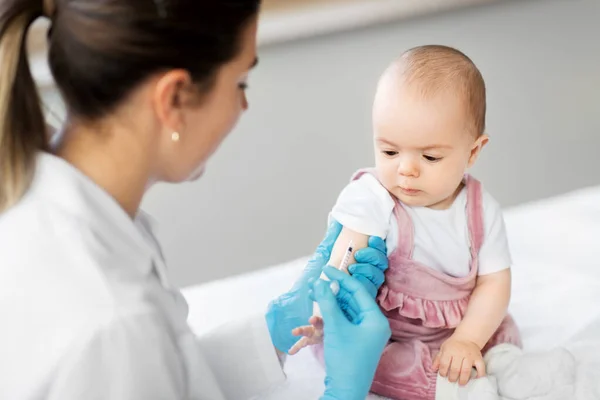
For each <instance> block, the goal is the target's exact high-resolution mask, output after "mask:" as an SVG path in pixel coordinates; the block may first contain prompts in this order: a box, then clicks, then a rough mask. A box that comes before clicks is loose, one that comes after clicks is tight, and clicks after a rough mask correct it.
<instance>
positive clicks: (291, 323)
mask: <svg viewBox="0 0 600 400" xmlns="http://www.w3.org/2000/svg"><path fill="white" fill-rule="evenodd" d="M341 231H342V225H341V224H340V223H338V222H337V221H332V223H331V224H330V225H329V228H328V229H327V233H326V234H325V238H324V239H323V241H322V242H321V244H319V246H318V247H317V250H316V251H315V253H314V254H313V256H312V257H311V259H310V261H309V262H308V264H307V265H306V267H305V268H304V271H303V272H302V275H301V276H300V278H298V280H297V281H296V283H295V284H294V286H293V287H292V288H291V289H290V290H289V291H288V292H287V293H284V294H282V295H281V296H279V297H277V298H276V299H275V300H273V301H271V303H269V306H268V308H267V313H266V320H267V325H268V327H269V332H270V334H271V340H272V341H273V345H274V346H275V347H276V348H277V349H278V350H279V351H281V352H283V353H288V351H289V350H290V348H291V347H292V346H293V345H294V344H295V343H296V342H297V341H298V337H296V336H293V335H292V330H293V329H295V328H298V327H300V326H304V325H307V324H308V319H309V318H310V317H311V316H312V314H313V305H312V300H311V299H310V297H309V294H308V292H309V289H310V288H309V282H311V281H316V280H317V279H318V278H319V277H320V276H321V272H322V271H323V267H324V266H325V265H326V264H327V262H328V261H329V258H330V256H331V250H332V249H333V245H334V244H335V241H336V240H337V238H338V236H339V234H340V232H341ZM354 258H355V260H356V261H357V263H356V264H353V265H351V266H349V267H348V271H349V272H350V273H351V274H353V276H355V277H356V279H358V280H359V281H360V282H361V283H362V284H363V285H365V288H366V290H367V291H368V292H369V293H370V294H371V296H372V297H375V295H376V294H377V291H378V290H379V287H380V286H381V284H382V283H383V280H384V271H385V270H386V269H387V267H388V259H387V254H386V247H385V243H384V241H383V240H382V239H381V238H378V237H371V238H369V247H366V248H364V249H361V250H358V251H357V252H356V253H355V254H354ZM338 298H339V301H340V305H341V307H342V308H343V309H344V310H350V311H347V312H348V314H349V317H350V318H354V315H353V310H354V309H355V308H354V307H353V306H351V303H352V301H353V300H352V296H349V295H348V294H347V292H346V291H345V290H344V289H342V290H341V291H340V293H339V295H338Z"/></svg>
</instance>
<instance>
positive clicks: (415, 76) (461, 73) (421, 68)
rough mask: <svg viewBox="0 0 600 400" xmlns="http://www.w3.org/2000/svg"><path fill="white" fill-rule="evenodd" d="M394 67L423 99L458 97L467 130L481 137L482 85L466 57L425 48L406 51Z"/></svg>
mask: <svg viewBox="0 0 600 400" xmlns="http://www.w3.org/2000/svg"><path fill="white" fill-rule="evenodd" d="M394 64H396V67H399V68H400V71H397V72H400V74H401V79H402V81H403V82H405V83H406V84H408V85H417V87H418V88H419V90H420V91H421V92H422V94H423V95H424V96H428V95H432V94H435V93H438V92H440V91H446V90H451V91H453V92H455V93H457V94H458V95H459V96H460V97H461V100H462V101H463V102H464V105H465V107H466V112H467V117H468V118H469V120H470V121H472V123H471V124H470V126H469V128H470V129H473V131H474V132H473V133H474V134H476V136H477V137H479V136H480V135H482V134H483V133H484V131H485V113H486V95H485V82H484V81H483V77H482V76H481V72H479V69H477V67H476V66H475V64H474V63H473V61H471V59H470V58H469V57H467V56H466V55H465V54H463V53H462V52H460V51H459V50H456V49H454V48H452V47H447V46H441V45H427V46H419V47H414V48H412V49H409V50H407V51H405V52H404V53H403V54H402V55H401V56H400V58H399V59H398V60H397V62H396V63H394Z"/></svg>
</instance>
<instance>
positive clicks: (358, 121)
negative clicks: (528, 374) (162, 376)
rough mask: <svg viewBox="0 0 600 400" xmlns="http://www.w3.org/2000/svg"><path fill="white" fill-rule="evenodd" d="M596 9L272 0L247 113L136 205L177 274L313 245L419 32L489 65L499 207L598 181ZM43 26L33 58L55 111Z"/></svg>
mask: <svg viewBox="0 0 600 400" xmlns="http://www.w3.org/2000/svg"><path fill="white" fill-rule="evenodd" d="M599 17H600V1H599V0H569V1H565V0H513V1H511V0H438V1H433V0H431V1H429V0H381V1H379V0H265V4H264V9H263V14H262V17H261V23H260V33H259V37H260V48H259V57H260V63H259V67H258V68H257V69H256V70H255V71H254V72H253V73H252V75H251V78H250V89H249V91H248V96H249V101H250V110H249V112H248V113H247V114H246V115H245V116H244V117H243V119H242V121H241V123H240V125H239V126H238V128H236V130H235V131H234V132H233V133H232V135H231V136H230V137H229V138H228V139H227V140H226V142H225V143H224V144H223V146H222V149H221V151H220V152H218V153H217V155H216V156H215V157H214V159H212V160H211V162H210V163H209V165H208V170H207V173H206V175H205V176H204V177H203V178H202V179H201V180H200V181H198V182H195V183H189V184H183V185H178V186H173V185H159V186H157V187H155V188H154V189H152V190H151V192H150V193H149V195H148V196H147V197H146V199H145V202H144V204H143V207H144V208H145V210H146V211H148V212H150V213H151V214H152V215H153V216H154V217H155V218H156V219H157V220H158V223H159V231H158V235H159V238H160V239H161V240H162V243H163V247H164V252H165V255H166V257H167V259H168V262H169V264H170V268H171V275H172V278H173V281H174V283H176V284H179V285H181V286H189V285H193V284H198V283H201V282H204V281H208V280H214V279H219V278H223V277H227V276H231V275H235V274H240V273H245V272H249V271H254V270H258V269H261V268H265V267H268V266H272V265H275V264H278V263H282V262H286V261H289V260H292V259H294V258H298V257H302V256H305V255H308V254H310V253H312V251H313V250H314V247H315V246H316V245H317V244H318V243H319V241H320V239H321V237H322V235H323V234H324V232H325V228H326V219H327V214H328V212H329V210H330V208H331V206H332V205H333V204H334V202H335V200H336V197H337V195H338V193H339V191H340V190H341V188H342V187H343V186H344V185H345V184H346V183H347V182H348V179H349V177H350V175H351V174H352V173H353V172H354V171H355V170H356V169H358V168H361V167H366V166H371V165H372V164H373V154H372V153H373V151H372V145H371V124H370V112H371V102H372V97H373V94H374V89H375V85H376V82H377V79H378V77H379V75H380V73H381V72H382V71H383V70H384V69H385V67H386V66H387V65H388V63H389V62H390V61H391V60H393V59H394V58H395V57H397V56H398V55H399V54H400V53H401V52H403V51H404V50H406V49H408V48H410V47H413V46H416V45H423V44H444V45H449V46H454V47H456V48H458V49H460V50H461V51H463V52H465V53H466V54H467V55H468V56H469V57H471V58H472V59H473V61H474V62H475V63H476V64H477V65H478V67H479V68H480V70H481V71H482V73H483V76H484V78H485V80H486V84H487V88H488V114H487V127H488V128H487V131H488V134H489V135H490V137H491V140H490V143H489V145H488V146H487V147H486V149H485V151H484V152H483V154H482V157H481V158H480V161H479V162H478V164H477V166H476V168H475V169H474V170H473V171H472V173H473V174H474V175H475V176H477V177H478V178H479V179H480V180H482V181H483V183H484V185H485V186H486V188H487V190H488V191H490V192H491V193H492V194H493V195H494V196H495V197H496V198H497V199H498V200H499V201H500V203H501V204H502V205H503V206H504V207H510V206H513V205H516V204H520V203H524V202H528V201H532V200H537V199H541V198H545V197H549V196H553V195H557V194H560V193H564V192H567V191H571V190H574V189H577V188H582V187H586V186H591V185H597V184H600V168H599V167H600V158H599V157H598V150H599V149H600V122H599V120H600V113H599V112H598V110H599V109H600V24H599V23H598V21H599ZM43 24H44V22H43V21H41V22H40V23H39V26H38V27H37V31H34V32H37V33H34V34H32V37H31V38H30V49H31V51H32V61H31V62H32V67H33V68H34V71H35V75H36V77H37V78H38V81H39V83H40V89H41V92H42V94H43V98H44V101H45V103H46V107H47V111H48V115H49V117H50V119H51V120H52V119H54V121H53V122H54V123H55V124H56V123H60V120H61V118H63V115H64V110H63V108H62V104H61V102H60V99H59V97H58V96H57V94H56V92H55V90H54V88H53V85H52V81H51V79H50V77H49V75H48V72H47V70H46V68H45V65H44V49H43V42H44V40H43V39H44V36H43V35H42V34H41V33H42V31H43V29H44V25H43ZM547 223H548V224H551V223H552V221H547Z"/></svg>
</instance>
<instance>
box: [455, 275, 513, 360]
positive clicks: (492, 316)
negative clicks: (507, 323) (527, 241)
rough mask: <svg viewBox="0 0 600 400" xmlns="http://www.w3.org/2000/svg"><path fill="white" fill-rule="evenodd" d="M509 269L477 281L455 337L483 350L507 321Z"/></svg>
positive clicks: (484, 276)
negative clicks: (503, 322) (504, 321)
mask: <svg viewBox="0 0 600 400" xmlns="http://www.w3.org/2000/svg"><path fill="white" fill-rule="evenodd" d="M510 283H511V273H510V268H506V269H504V270H502V271H500V272H495V273H493V274H489V275H481V276H479V277H478V278H477V286H476V287H475V290H473V293H472V294H471V300H470V301H469V307H468V308H467V312H466V314H465V317H464V318H463V320H462V322H461V323H460V325H459V326H458V327H457V328H456V331H455V333H454V335H456V336H457V337H461V338H464V339H466V340H469V341H471V342H473V343H475V344H477V346H478V347H479V348H480V349H483V348H484V347H485V345H486V344H487V342H488V341H489V340H490V338H491V337H492V335H493V334H494V333H495V332H496V330H497V329H498V327H499V326H500V324H501V323H502V321H503V320H504V318H505V317H506V311H507V309H508V303H509V301H510V286H511V285H510Z"/></svg>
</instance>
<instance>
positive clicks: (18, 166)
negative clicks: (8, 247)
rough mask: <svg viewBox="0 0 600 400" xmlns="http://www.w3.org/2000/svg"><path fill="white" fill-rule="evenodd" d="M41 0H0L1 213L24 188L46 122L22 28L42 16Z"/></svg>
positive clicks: (42, 145) (42, 144)
mask: <svg viewBox="0 0 600 400" xmlns="http://www.w3.org/2000/svg"><path fill="white" fill-rule="evenodd" d="M42 10H43V5H42V1H41V0H37V1H35V0H2V4H1V5H0V62H1V63H2V67H1V68H0V213H1V212H3V211H5V210H6V209H7V208H9V207H10V206H12V205H14V204H15V203H16V202H17V201H19V200H20V198H21V197H22V196H23V194H24V193H25V192H26V191H27V189H28V187H29V185H30V184H31V180H32V177H33V172H34V169H35V160H36V154H37V152H38V151H39V150H40V149H45V148H46V146H47V138H46V126H45V122H44V115H43V113H42V108H41V105H40V97H39V94H38V92H37V88H36V85H35V82H34V80H33V76H32V75H31V71H30V69H29V63H28V60H27V52H26V39H27V30H28V29H29V26H30V25H31V23H32V22H33V21H34V20H35V19H36V18H38V17H39V16H41V15H42Z"/></svg>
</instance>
